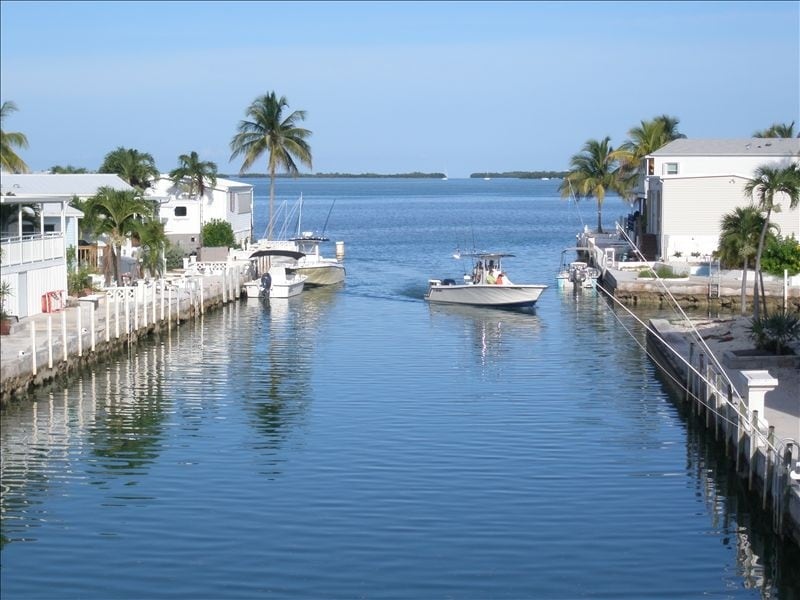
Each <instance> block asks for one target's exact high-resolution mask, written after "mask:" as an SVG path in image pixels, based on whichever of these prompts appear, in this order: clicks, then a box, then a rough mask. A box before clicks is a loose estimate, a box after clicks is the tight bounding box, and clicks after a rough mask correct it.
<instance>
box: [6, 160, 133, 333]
mask: <svg viewBox="0 0 800 600" xmlns="http://www.w3.org/2000/svg"><path fill="white" fill-rule="evenodd" d="M104 186H108V187H112V188H114V189H118V190H126V189H127V190H130V189H133V188H131V187H130V186H129V185H128V184H127V183H125V182H124V181H123V180H122V179H120V178H119V177H118V176H117V175H109V174H11V173H3V174H2V176H1V177H0V205H2V209H3V213H2V214H3V219H2V223H0V247H2V252H3V254H2V267H1V268H2V271H1V272H0V276H2V280H3V281H5V282H7V283H8V284H9V286H10V290H11V294H10V295H9V296H8V297H6V298H4V300H5V309H6V312H8V313H9V314H12V315H15V316H17V317H28V316H31V315H35V314H39V313H41V312H43V310H44V309H45V307H46V302H45V298H47V297H54V296H55V295H58V296H59V297H60V298H61V299H62V300H63V298H64V297H65V295H66V289H67V261H66V257H67V248H69V247H70V246H72V247H76V248H77V247H78V245H79V219H80V218H81V217H82V216H83V213H81V212H80V211H79V210H77V209H75V208H74V207H72V206H70V204H69V203H70V202H71V201H72V199H73V198H75V197H78V198H80V199H82V200H85V199H88V198H90V197H91V196H94V195H95V194H97V191H98V190H99V189H100V188H101V187H104Z"/></svg>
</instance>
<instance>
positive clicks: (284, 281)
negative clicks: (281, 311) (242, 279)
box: [244, 249, 306, 298]
mask: <svg viewBox="0 0 800 600" xmlns="http://www.w3.org/2000/svg"><path fill="white" fill-rule="evenodd" d="M304 256H305V255H304V254H303V253H302V252H295V251H294V250H281V249H268V250H257V251H255V252H253V253H252V254H250V257H249V258H250V259H251V260H252V259H266V260H267V261H268V265H269V266H268V268H267V271H266V272H265V273H264V274H263V275H262V276H261V278H260V279H258V280H254V281H248V282H247V283H245V284H244V288H245V291H246V292H247V296H248V298H250V297H254V296H261V297H268V298H291V297H292V296H297V295H298V294H300V293H301V292H302V291H303V288H304V287H305V282H306V276H305V275H303V274H301V273H297V272H296V270H295V267H296V265H297V261H299V260H300V259H302V258H303V257H304ZM281 259H283V260H286V261H289V262H280V263H276V262H274V261H276V260H281ZM256 290H257V293H256Z"/></svg>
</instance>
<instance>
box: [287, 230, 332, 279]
mask: <svg viewBox="0 0 800 600" xmlns="http://www.w3.org/2000/svg"><path fill="white" fill-rule="evenodd" d="M289 241H290V242H294V244H295V248H296V250H297V251H298V252H302V253H303V255H304V256H302V257H301V258H299V259H298V260H297V264H296V266H294V267H292V268H293V270H294V271H295V272H297V273H299V274H301V275H305V277H306V285H307V286H309V287H314V286H319V285H335V284H337V283H342V282H343V281H344V278H345V274H346V271H345V268H344V264H342V262H341V261H340V260H339V259H338V258H324V257H323V256H322V255H321V254H320V251H319V247H320V244H322V243H323V242H327V241H330V240H329V238H326V237H322V236H318V235H314V234H313V233H312V232H310V231H304V232H303V233H302V234H301V235H300V236H299V237H295V238H290V239H289Z"/></svg>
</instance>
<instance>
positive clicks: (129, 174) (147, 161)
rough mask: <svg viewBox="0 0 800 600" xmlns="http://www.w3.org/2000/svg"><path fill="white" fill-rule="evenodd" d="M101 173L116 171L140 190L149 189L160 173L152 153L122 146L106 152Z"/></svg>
mask: <svg viewBox="0 0 800 600" xmlns="http://www.w3.org/2000/svg"><path fill="white" fill-rule="evenodd" d="M100 173H115V174H117V175H119V176H120V178H121V179H123V180H124V181H126V182H127V183H128V184H129V185H131V186H132V187H135V188H137V189H139V190H145V189H147V188H148V187H149V186H150V184H151V183H152V182H153V180H154V179H156V178H157V177H158V176H159V174H160V173H159V171H158V169H157V168H156V162H155V160H154V159H153V157H152V155H150V154H148V153H147V152H139V151H138V150H136V149H134V148H123V147H122V146H120V147H118V148H117V149H116V150H112V151H111V152H109V153H108V154H106V156H105V158H104V159H103V164H102V165H100Z"/></svg>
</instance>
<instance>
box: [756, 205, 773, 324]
mask: <svg viewBox="0 0 800 600" xmlns="http://www.w3.org/2000/svg"><path fill="white" fill-rule="evenodd" d="M771 212H772V211H771V210H768V211H767V218H766V219H764V226H763V227H762V228H761V235H760V236H759V237H758V250H757V251H756V276H755V281H754V285H753V319H754V320H758V319H759V316H760V314H761V311H760V304H761V298H760V296H759V285H758V284H759V276H760V275H761V253H762V252H763V251H764V240H766V239H767V229H768V228H769V217H770V213H771ZM762 285H763V283H762Z"/></svg>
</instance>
